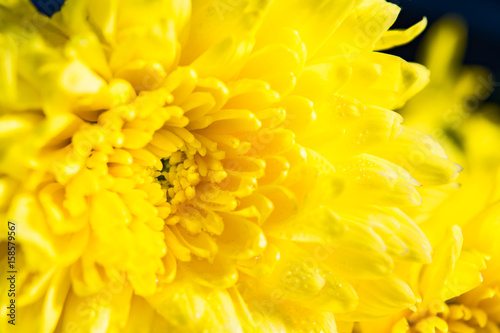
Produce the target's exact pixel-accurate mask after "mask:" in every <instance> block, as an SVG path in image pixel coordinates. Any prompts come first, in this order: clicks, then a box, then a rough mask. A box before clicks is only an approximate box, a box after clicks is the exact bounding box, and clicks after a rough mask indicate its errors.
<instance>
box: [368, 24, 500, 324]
mask: <svg viewBox="0 0 500 333" xmlns="http://www.w3.org/2000/svg"><path fill="white" fill-rule="evenodd" d="M464 34H465V29H464V27H463V25H462V24H461V23H460V22H459V21H457V20H456V19H455V18H446V19H443V20H441V21H440V22H438V23H436V25H435V26H434V27H432V28H431V29H430V30H429V32H428V36H427V40H426V44H425V49H424V55H425V57H424V64H425V65H427V66H428V67H429V69H430V70H431V71H432V73H433V76H432V78H431V82H430V83H429V85H428V87H426V88H425V89H424V90H423V91H422V93H421V94H418V95H417V96H415V98H414V99H412V100H411V101H410V102H409V103H408V104H407V105H406V106H405V107H404V108H403V110H402V111H401V113H402V114H403V115H404V116H405V119H408V123H409V126H411V127H413V128H419V129H421V130H423V131H426V132H427V133H429V134H430V135H432V136H434V137H435V138H437V139H438V141H439V142H440V143H442V144H443V146H445V147H446V150H447V152H448V153H449V154H450V155H452V156H453V157H454V158H455V159H456V160H458V161H461V164H462V165H464V167H465V169H464V172H462V173H461V175H460V177H459V178H458V182H459V183H460V184H461V187H460V189H459V190H458V191H451V190H444V191H443V189H441V190H437V191H433V189H432V188H430V189H427V190H425V189H424V191H423V192H422V193H421V194H422V200H423V202H424V204H423V205H422V207H423V206H426V204H425V201H426V200H427V201H428V202H430V204H428V205H427V207H426V209H424V210H422V209H420V210H413V211H411V212H408V213H409V215H412V216H414V217H415V218H416V219H419V220H420V221H421V223H420V227H421V228H422V229H423V231H424V232H425V234H426V235H427V236H428V238H429V240H430V242H431V244H432V246H433V249H434V254H433V262H432V264H428V265H423V266H422V267H420V268H419V267H418V266H414V267H413V268H412V269H411V270H408V271H406V276H407V280H409V281H411V282H410V285H412V287H413V289H414V290H418V293H419V298H420V301H419V303H418V305H417V307H416V309H414V310H413V311H412V310H405V311H403V312H401V313H399V314H397V315H394V316H389V317H385V318H382V319H379V320H377V321H372V322H365V323H361V326H360V328H361V329H362V331H363V332H370V333H371V332H375V333H377V332H381V333H382V332H384V333H385V332H394V333H400V332H401V333H406V332H415V333H416V332H421V333H435V332H471V333H474V332H484V333H486V332H489V333H496V332H500V311H499V309H500V293H499V291H500V280H499V279H498V277H499V276H500V262H499V261H500V248H499V247H498V242H497V241H496V239H498V237H499V236H500V235H499V229H498V219H499V217H500V210H499V205H500V192H499V191H498V184H499V180H500V178H499V176H500V173H499V171H500V152H499V151H498V146H499V145H500V125H499V124H498V123H497V122H495V121H494V119H491V116H492V115H494V114H498V112H499V111H500V109H499V108H498V106H496V105H485V106H482V107H481V108H480V109H479V110H476V109H477V108H478V106H479V105H480V104H481V101H482V100H483V99H485V98H486V97H487V96H488V92H491V84H492V82H491V78H490V77H489V76H488V73H487V72H486V71H485V70H484V69H481V68H478V67H461V65H460V56H461V55H462V52H463V47H464V43H465V36H464ZM434 73H435V76H434ZM471 101H472V102H471ZM474 111H477V112H474Z"/></svg>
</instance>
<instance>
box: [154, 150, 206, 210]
mask: <svg viewBox="0 0 500 333" xmlns="http://www.w3.org/2000/svg"><path fill="white" fill-rule="evenodd" d="M161 162H162V164H163V168H162V169H161V170H160V171H156V172H155V178H156V180H157V181H158V182H159V183H160V184H161V187H162V188H163V189H165V190H166V195H167V201H168V202H170V204H171V205H175V206H176V205H178V204H179V203H183V202H185V201H186V200H191V199H193V198H194V196H195V195H196V190H195V187H196V185H198V184H199V183H200V174H199V173H198V166H197V165H196V163H195V161H194V157H193V156H191V155H189V154H186V153H183V152H180V151H178V152H175V153H173V154H172V156H170V157H169V158H162V159H161Z"/></svg>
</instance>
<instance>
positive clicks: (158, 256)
mask: <svg viewBox="0 0 500 333" xmlns="http://www.w3.org/2000/svg"><path fill="white" fill-rule="evenodd" d="M398 12H399V8H398V7H397V6H396V5H393V4H389V3H387V2H385V1H382V0H365V1H349V0H342V1H298V0H297V1H295V0H294V1H288V0H276V1H273V2H272V3H271V2H270V1H253V0H235V1H230V0H227V1H210V0H200V1H196V0H194V1H181V0H179V1H167V0H156V1H126V0H123V1H104V2H102V1H101V2H99V1H94V0H68V1H67V2H66V3H65V4H64V5H63V8H62V10H61V11H60V12H59V13H57V14H55V15H54V16H53V17H52V18H50V19H48V18H46V17H44V16H42V15H40V14H38V13H37V12H36V11H35V9H34V8H33V7H32V6H31V4H30V3H29V2H28V1H22V0H11V1H5V0H3V1H0V22H2V23H1V25H0V45H1V48H0V51H1V53H0V59H1V61H0V66H1V67H0V91H2V98H1V99H0V108H1V109H0V110H1V118H0V129H1V130H0V135H1V138H2V144H1V146H0V177H1V178H0V179H1V180H0V181H1V182H0V184H1V192H0V193H1V196H0V199H1V201H0V208H1V209H0V216H1V220H3V221H7V220H11V221H14V222H15V223H16V225H17V236H16V237H17V238H16V242H17V248H16V251H17V252H16V256H17V257H16V265H17V268H18V273H17V287H16V288H17V293H16V299H15V301H16V306H17V322H16V328H17V329H18V330H20V331H23V332H35V331H40V332H52V331H57V332H66V331H75V330H76V331H80V332H105V331H106V332H118V331H119V332H149V331H155V332H156V331H158V332H159V331H168V332H174V331H180V332H187V331H189V332H222V331H227V332H241V331H244V332H249V331H263V332H270V331H275V332H282V331H294V332H311V331H318V332H320V331H323V332H334V331H335V325H336V324H335V321H334V317H333V315H334V314H335V316H336V317H337V319H339V322H340V321H342V320H345V321H348V320H353V319H363V318H371V317H374V316H381V315H388V314H391V313H394V312H396V311H399V310H401V309H404V308H407V307H408V306H412V305H413V304H414V303H415V296H414V294H413V292H412V290H411V288H410V287H409V286H408V285H407V284H406V283H405V282H404V281H403V280H402V279H401V278H399V277H398V276H397V275H396V274H393V266H394V263H395V262H408V263H409V265H410V263H426V262H429V261H430V259H431V247H430V244H429V242H428V240H427V238H426V237H425V235H424V234H423V232H422V231H421V230H420V229H419V227H418V226H417V225H416V224H415V223H414V222H413V221H412V220H411V219H410V218H409V217H408V216H407V215H406V214H404V213H403V211H402V210H401V209H402V208H404V207H409V206H414V205H418V204H419V203H420V195H419V193H418V191H417V190H416V189H415V187H416V186H418V185H420V184H422V185H424V186H423V187H425V186H427V185H432V186H437V185H439V184H446V183H451V182H453V181H454V179H455V178H456V176H457V173H458V171H459V169H460V168H459V167H458V166H457V165H455V164H454V163H452V162H450V161H449V160H448V159H447V158H446V156H445V155H444V152H443V150H442V149H441V148H440V147H439V146H438V145H437V144H435V143H434V142H433V141H432V140H430V139H429V138H427V137H426V136H424V135H422V134H419V133H418V132H415V131H410V130H403V128H402V126H401V121H402V118H401V116H399V115H398V114H397V113H395V112H393V111H390V109H392V108H395V107H399V106H401V105H403V104H404V102H405V101H406V100H407V99H408V98H410V97H411V96H412V95H414V94H415V93H416V92H418V90H420V89H421V88H422V87H423V86H424V85H425V83H426V82H427V78H428V73H427V70H426V69H425V68H423V67H422V66H421V65H418V64H413V63H407V62H405V61H403V60H402V59H400V58H397V57H394V56H390V55H387V54H383V53H378V52H374V51H373V50H374V49H376V50H382V49H384V48H388V47H391V46H394V45H398V44H402V43H406V42H408V41H410V40H411V39H412V38H413V37H414V36H415V35H416V34H418V33H420V32H421V30H422V29H423V28H424V27H425V24H426V23H425V20H423V21H422V22H420V23H418V24H417V25H415V26H414V27H411V28H410V29H408V30H404V31H387V30H388V28H389V27H390V26H391V25H392V23H393V22H394V20H395V19H396V16H397V14H398ZM415 151H418V152H419V154H420V155H419V156H421V157H422V158H421V159H420V160H418V163H417V162H415V161H414V159H413V158H412V154H413V153H414V152H415ZM410 174H411V175H410ZM0 237H2V238H1V239H2V241H3V243H2V245H1V246H2V248H6V244H5V243H4V242H5V241H6V233H1V236H0ZM2 255H3V256H4V254H2ZM1 260H2V263H4V262H6V258H5V257H2V258H1ZM1 286H2V291H1V293H0V295H1V296H0V300H1V312H0V314H1V321H0V327H2V331H5V330H6V329H7V328H8V327H9V326H8V325H9V324H8V319H9V317H8V314H7V310H6V309H7V308H6V304H7V303H8V302H10V299H9V298H8V297H7V293H6V292H5V288H7V287H8V286H7V284H6V281H5V279H2V284H1ZM40 309H41V310H40Z"/></svg>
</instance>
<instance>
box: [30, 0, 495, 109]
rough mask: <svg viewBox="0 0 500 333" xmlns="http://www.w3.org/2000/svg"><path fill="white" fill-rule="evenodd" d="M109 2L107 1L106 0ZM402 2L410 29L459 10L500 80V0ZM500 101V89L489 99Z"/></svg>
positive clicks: (46, 5) (55, 3) (472, 55)
mask: <svg viewBox="0 0 500 333" xmlns="http://www.w3.org/2000/svg"><path fill="white" fill-rule="evenodd" d="M104 1H105V0H104ZM333 1H335V0H333ZM389 1H391V2H393V3H396V4H398V5H399V6H400V7H401V8H402V11H401V14H400V16H399V17H398V20H397V21H396V24H395V26H394V27H395V28H407V27H409V26H411V25H412V24H414V23H416V22H418V21H419V20H420V19H421V18H422V17H423V16H426V17H427V19H428V20H429V26H430V25H432V23H434V22H435V21H436V20H438V19H439V18H441V17H442V16H444V15H446V14H450V13H455V14H458V15H459V16H461V17H462V18H463V19H464V20H465V21H466V22H467V24H468V28H469V39H468V44H467V51H466V55H465V61H464V62H465V63H466V64H475V65H483V66H485V67H488V68H490V70H491V71H493V73H494V75H495V81H496V82H500V0H468V1H467V0H389ZM32 2H33V3H34V4H35V6H37V8H38V10H39V11H40V12H42V13H44V14H46V15H52V14H53V13H54V12H56V11H58V10H59V8H60V7H61V5H62V4H63V3H64V0H32ZM421 39H422V38H421V37H418V38H417V40H416V41H414V42H413V43H410V44H408V45H405V46H402V47H398V48H396V49H394V50H391V51H389V53H392V54H395V55H398V56H401V57H402V58H404V59H406V60H412V61H413V60H415V53H416V49H417V46H418V44H419V42H420V41H421ZM489 100H491V101H495V102H497V103H499V104H500V88H499V87H497V90H496V91H495V92H494V93H493V95H492V96H491V97H490V98H489Z"/></svg>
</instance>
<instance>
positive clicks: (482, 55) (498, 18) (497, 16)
mask: <svg viewBox="0 0 500 333" xmlns="http://www.w3.org/2000/svg"><path fill="white" fill-rule="evenodd" d="M389 1H390V2H393V3H395V4H397V5H399V6H400V7H401V9H402V10H401V13H400V14H399V17H398V19H397V21H396V23H395V25H394V27H395V28H407V27H409V26H411V25H412V24H415V23H416V22H418V21H419V20H420V19H421V18H422V17H423V16H426V17H427V19H428V20H429V25H428V26H431V25H432V23H434V22H435V21H436V20H438V19H439V18H441V17H443V16H445V15H447V14H452V13H453V14H457V15H459V16H460V17H462V19H463V20H464V21H465V22H466V23H467V26H468V43H467V50H466V54H465V59H464V63H465V64H470V65H482V66H485V67H488V68H489V69H490V70H491V71H492V72H493V74H494V77H495V78H494V80H495V81H496V82H498V83H500V1H499V0H469V1H464V0H462V1H457V0H399V1H398V0H389ZM424 34H425V32H424ZM421 40H422V36H420V37H418V38H417V39H416V40H415V41H413V42H412V43H410V44H408V45H405V46H401V47H398V48H395V49H393V50H389V51H385V52H388V53H392V54H395V55H398V56H400V57H402V58H404V59H406V60H415V53H416V50H417V47H418V45H419V44H420V42H421ZM489 100H490V101H495V102H496V103H499V104H500V86H498V85H497V87H496V90H495V91H494V92H493V95H492V96H490V98H489Z"/></svg>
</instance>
